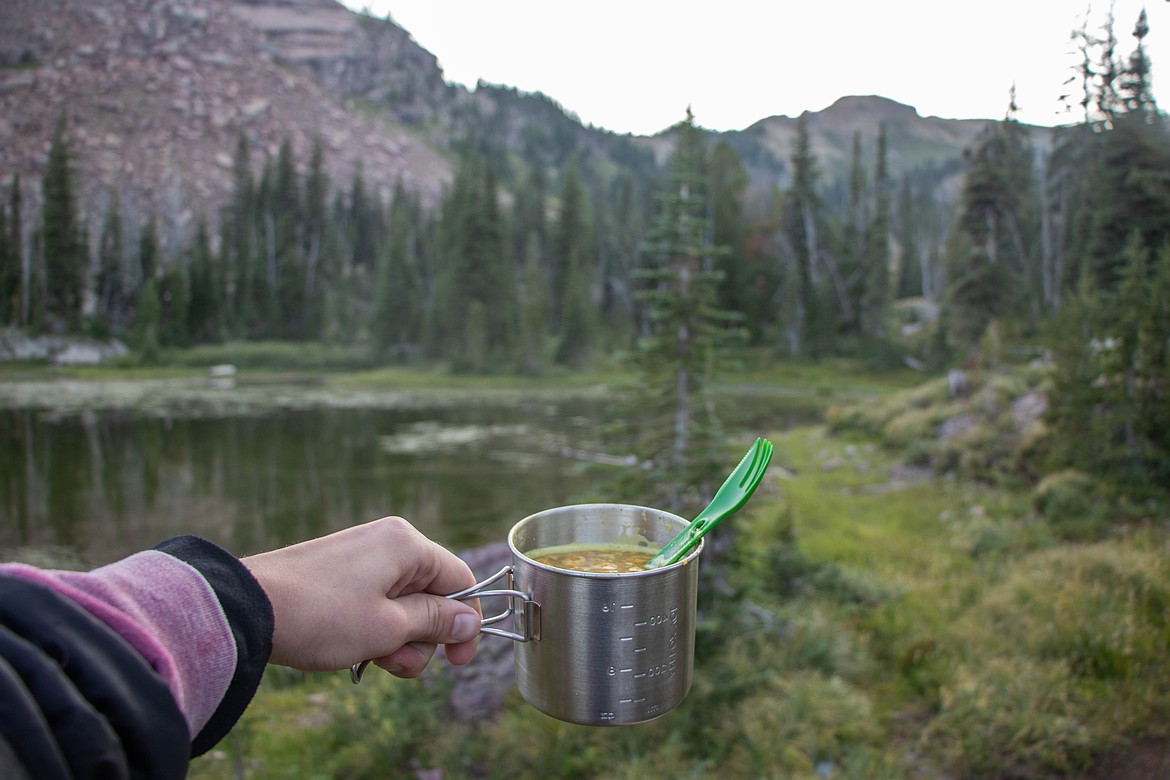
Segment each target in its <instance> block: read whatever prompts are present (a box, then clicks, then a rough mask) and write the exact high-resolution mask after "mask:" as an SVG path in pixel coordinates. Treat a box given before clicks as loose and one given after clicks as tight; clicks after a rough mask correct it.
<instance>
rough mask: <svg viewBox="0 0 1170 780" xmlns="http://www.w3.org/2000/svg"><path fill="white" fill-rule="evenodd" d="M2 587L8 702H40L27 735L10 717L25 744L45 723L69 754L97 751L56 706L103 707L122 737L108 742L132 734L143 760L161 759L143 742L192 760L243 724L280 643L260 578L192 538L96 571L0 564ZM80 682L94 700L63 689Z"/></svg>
mask: <svg viewBox="0 0 1170 780" xmlns="http://www.w3.org/2000/svg"><path fill="white" fill-rule="evenodd" d="M0 588H3V598H0V626H3V629H4V631H5V632H6V634H7V636H6V640H7V641H6V644H4V646H3V648H2V654H0V660H3V661H5V662H8V663H7V680H8V682H9V683H11V685H10V686H9V687H10V688H11V690H6V691H0V707H5V708H12V709H13V710H14V711H15V710H19V709H20V708H24V709H29V708H33V709H39V711H40V716H39V718H33V719H32V720H29V719H28V718H26V719H24V720H22V721H20V722H22V723H26V724H27V725H26V727H24V733H23V734H22V733H20V732H21V728H20V727H18V725H17V722H16V721H14V720H13V719H12V718H8V717H0V729H3V732H2V733H4V734H5V736H7V737H8V742H9V744H10V746H11V747H12V748H13V749H14V750H15V751H16V752H17V753H22V751H23V752H29V747H28V744H29V743H28V737H29V733H30V729H33V728H34V727H35V726H36V725H37V723H38V722H39V723H40V724H41V726H42V728H40V733H39V735H38V736H39V738H47V739H50V740H52V741H54V742H55V745H54V748H55V750H56V751H57V752H58V753H59V754H60V755H61V756H63V757H64V758H65V759H73V760H88V759H89V756H86V755H82V756H80V757H78V756H77V755H76V754H77V753H78V743H77V739H76V735H74V736H72V737H70V735H68V734H61V733H58V732H59V731H60V729H59V728H58V726H59V724H60V723H61V722H62V720H61V717H60V713H59V712H58V713H57V714H56V715H54V714H53V712H55V711H56V710H61V711H63V712H65V713H66V714H69V715H76V714H77V713H78V712H82V713H90V712H92V713H93V714H94V715H95V716H96V719H95V720H94V722H96V723H100V722H101V721H108V722H110V723H111V724H112V726H113V727H114V730H115V732H116V737H117V738H116V739H114V740H113V741H112V742H111V741H110V740H109V739H107V740H106V742H109V743H110V744H113V745H117V744H123V745H125V752H126V753H127V754H128V755H127V756H126V760H127V761H128V762H130V763H131V764H133V763H135V762H140V761H146V762H148V763H149V762H151V761H156V760H157V756H155V755H154V754H153V753H152V752H151V751H150V750H147V751H146V752H145V753H143V748H142V744H140V743H143V744H149V745H154V746H155V748H156V749H155V751H154V752H155V753H160V754H165V755H166V756H167V761H166V763H170V761H171V760H173V758H174V756H175V755H176V754H177V753H178V752H181V753H182V754H183V760H182V761H181V762H180V766H181V767H182V768H184V770H185V764H186V757H187V756H188V755H190V754H192V753H194V754H198V753H200V752H203V751H205V750H207V749H208V748H210V747H211V746H212V745H213V744H215V742H216V741H218V740H219V739H220V738H221V737H222V736H223V735H224V734H225V733H226V732H227V731H228V729H230V728H231V726H232V725H233V724H234V723H235V721H236V719H237V718H238V717H239V715H240V713H241V712H242V711H243V709H244V707H245V706H246V705H247V703H248V701H249V700H250V699H251V696H252V694H253V693H254V691H255V689H256V686H257V685H258V683H259V680H260V676H261V674H262V672H263V668H264V664H265V662H266V661H267V657H268V653H269V651H270V649H271V634H272V616H271V609H270V607H269V605H268V602H267V599H266V598H265V596H264V593H263V591H262V590H261V589H260V587H259V585H258V584H256V582H255V580H254V579H253V578H252V577H251V575H250V574H248V572H247V570H246V569H245V568H244V567H243V566H241V565H240V564H239V562H238V561H236V560H235V558H233V557H232V556H230V555H229V554H228V553H226V552H224V551H223V550H220V549H219V548H217V547H214V546H213V545H210V544H209V543H207V542H203V541H201V540H197V539H193V538H191V537H185V538H179V539H174V540H170V541H168V542H166V543H164V544H163V545H161V546H160V549H158V550H152V551H147V552H143V553H139V554H137V555H134V556H131V557H130V558H127V559H125V560H123V561H119V562H118V563H115V564H112V565H110V566H106V567H102V568H100V569H96V570H94V571H92V572H86V573H79V572H58V571H45V570H40V569H35V568H32V567H28V566H21V565H13V564H9V565H4V566H0ZM30 602H32V603H36V604H37V605H38V606H37V608H36V610H33V609H31V608H30ZM13 662H15V663H13ZM3 673H4V669H0V674H3ZM70 688H76V689H77V690H78V691H79V692H80V693H81V698H82V699H83V700H84V701H81V702H76V701H69V697H68V696H65V697H64V698H63V696H62V693H61V692H62V691H67V690H69V689H70ZM20 691H24V692H25V693H27V694H28V695H27V696H24V697H23V698H22V697H21V695H20ZM160 692H161V693H163V694H165V695H163V696H160V695H159V694H160ZM26 714H27V713H26ZM99 732H100V729H95V728H90V729H89V730H87V731H86V732H85V734H87V735H94V736H95V738H100V733H99ZM46 733H47V736H46ZM14 736H15V738H14ZM167 741H170V742H172V743H174V744H171V745H167V744H164V743H166V742H167ZM83 752H84V751H83ZM100 752H101V751H99V753H100ZM103 760H106V759H103Z"/></svg>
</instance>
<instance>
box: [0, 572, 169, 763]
mask: <svg viewBox="0 0 1170 780" xmlns="http://www.w3.org/2000/svg"><path fill="white" fill-rule="evenodd" d="M0 658H2V659H3V663H0V738H2V739H3V741H4V742H6V743H7V745H8V748H9V751H8V752H10V753H12V754H14V755H15V758H16V759H17V761H18V762H19V763H20V764H22V765H23V767H24V769H25V772H26V773H27V774H28V775H30V776H32V777H36V778H38V780H39V779H40V778H45V779H46V780H48V779H50V778H75V777H103V778H104V777H109V778H122V777H142V778H169V777H175V778H179V777H184V776H185V775H186V773H187V759H188V756H189V753H190V746H189V743H188V735H187V723H186V721H185V720H184V718H183V713H182V712H180V711H179V706H178V704H176V703H175V700H174V697H173V696H172V695H171V692H170V689H168V688H167V686H166V683H165V682H164V681H163V679H162V678H161V677H160V676H159V675H158V674H156V673H155V671H154V669H152V668H151V666H150V665H149V664H148V663H147V662H146V660H145V659H143V657H142V656H141V655H140V654H139V653H138V651H137V650H135V649H134V648H133V647H132V646H131V645H130V644H129V643H128V642H126V641H125V640H124V639H123V638H122V637H120V636H118V635H117V634H116V633H114V631H113V630H111V629H110V628H109V627H107V626H106V625H105V624H104V623H102V622H101V621H99V620H98V619H97V618H95V617H94V616H93V615H91V614H90V613H89V612H87V611H86V610H84V609H83V608H81V607H80V606H78V605H77V604H75V603H73V602H72V601H70V600H68V599H66V598H65V597H63V596H60V595H58V594H57V593H55V592H54V591H52V590H50V589H49V588H46V587H44V586H42V585H38V584H34V583H31V582H26V581H23V580H21V579H19V578H17V577H11V576H4V575H0ZM0 756H3V752H2V751H0ZM0 760H6V759H2V758H0ZM5 776H7V775H5Z"/></svg>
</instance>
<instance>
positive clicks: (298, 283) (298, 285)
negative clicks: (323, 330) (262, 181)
mask: <svg viewBox="0 0 1170 780" xmlns="http://www.w3.org/2000/svg"><path fill="white" fill-rule="evenodd" d="M301 200H302V198H301V192H300V180H299V178H298V176H297V171H296V165H295V163H294V161H293V152H292V143H291V142H290V141H289V140H288V139H287V138H286V139H285V140H284V141H283V142H282V143H281V145H280V151H279V153H278V154H277V158H276V172H275V178H274V180H273V189H272V199H271V206H272V214H271V219H270V222H269V224H270V226H271V229H272V231H273V235H272V241H273V245H272V253H273V254H272V263H273V267H274V270H275V274H274V277H272V278H271V279H270V283H272V284H273V288H274V290H275V296H274V298H275V300H274V302H273V307H272V313H271V315H270V317H271V320H270V324H271V327H272V330H273V332H274V334H277V335H279V336H281V337H283V338H288V339H294V340H302V339H304V338H305V334H306V330H307V327H306V321H305V277H306V272H305V255H304V249H305V247H304V243H303V241H302V239H301V235H300V234H301V232H302V227H303V216H302V210H301Z"/></svg>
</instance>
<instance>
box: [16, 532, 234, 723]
mask: <svg viewBox="0 0 1170 780" xmlns="http://www.w3.org/2000/svg"><path fill="white" fill-rule="evenodd" d="M0 571H2V572H4V573H6V574H11V575H14V576H18V577H21V578H24V579H27V580H30V581H32V582H35V583H38V584H40V585H44V586H46V587H48V588H52V589H53V590H54V591H56V592H57V593H59V594H60V595H62V596H65V597H66V598H69V599H71V600H72V601H74V602H76V603H77V604H79V605H80V606H81V607H83V608H84V609H85V610H87V611H88V612H90V613H91V614H92V615H94V616H95V617H96V618H97V619H98V620H100V621H102V622H103V623H105V624H106V625H107V626H109V627H110V628H111V629H113V630H114V631H115V632H116V633H117V634H119V635H120V636H122V638H123V639H125V640H126V641H127V642H129V643H130V644H131V645H132V646H133V647H134V648H135V649H136V650H137V651H138V652H139V653H141V654H142V657H143V658H145V659H146V661H147V662H148V663H149V664H150V665H151V666H152V667H154V670H155V671H156V672H158V673H159V675H161V676H162V678H163V680H165V681H166V683H167V686H168V687H169V688H170V690H171V693H172V694H173V695H174V697H175V701H176V702H177V703H178V705H179V709H180V710H181V711H182V712H183V715H184V717H185V718H186V720H187V728H188V730H189V731H190V733H191V736H192V738H194V736H195V735H196V734H198V733H199V731H200V730H201V729H202V728H203V726H204V725H205V724H206V723H207V721H208V720H209V719H210V718H211V715H212V713H213V712H215V709H216V707H218V706H219V703H220V700H221V699H222V698H223V696H224V693H225V692H226V691H227V689H228V686H229V685H230V683H231V681H232V675H233V674H234V672H235V668H236V644H235V641H234V639H233V638H232V632H231V628H230V626H229V625H228V620H227V617H226V616H225V615H224V611H223V608H222V607H221V606H220V604H219V600H218V599H217V598H216V596H215V592H214V591H213V590H212V589H211V586H210V585H209V584H208V583H207V581H206V580H205V579H204V578H203V576H202V575H200V574H199V572H198V571H196V570H195V568H193V567H192V566H190V565H189V564H187V563H185V562H184V561H181V560H179V559H178V558H175V557H173V556H170V555H167V554H166V553H164V552H160V551H158V550H147V551H145V552H140V553H136V554H135V555H132V556H130V557H129V558H125V559H123V560H121V561H118V562H117V563H112V564H110V565H109V566H102V567H101V568H98V569H94V570H93V571H91V572H71V571H51V570H45V569H37V568H35V567H32V566H26V565H24V564H18V563H10V564H0Z"/></svg>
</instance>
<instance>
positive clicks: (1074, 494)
mask: <svg viewBox="0 0 1170 780" xmlns="http://www.w3.org/2000/svg"><path fill="white" fill-rule="evenodd" d="M1032 506H1033V507H1034V508H1035V510H1036V511H1037V512H1038V513H1039V514H1040V516H1041V517H1043V518H1044V519H1045V520H1047V521H1048V523H1049V525H1050V526H1051V527H1052V529H1053V532H1054V533H1055V534H1056V535H1057V536H1059V537H1060V538H1063V539H1074V540H1075V539H1080V540H1084V539H1094V538H1097V537H1099V536H1100V535H1101V534H1102V533H1103V532H1104V531H1105V529H1106V527H1107V517H1106V514H1105V511H1104V508H1103V507H1102V504H1101V500H1100V494H1099V491H1098V488H1097V484H1096V482H1095V480H1094V479H1093V478H1092V477H1090V476H1089V475H1088V474H1085V473H1084V472H1082V471H1077V470H1075V469H1066V470H1064V471H1058V472H1056V473H1055V474H1050V475H1048V476H1047V477H1045V478H1044V479H1043V480H1041V481H1040V484H1038V485H1037V486H1036V487H1035V488H1034V489H1033V490H1032Z"/></svg>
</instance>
